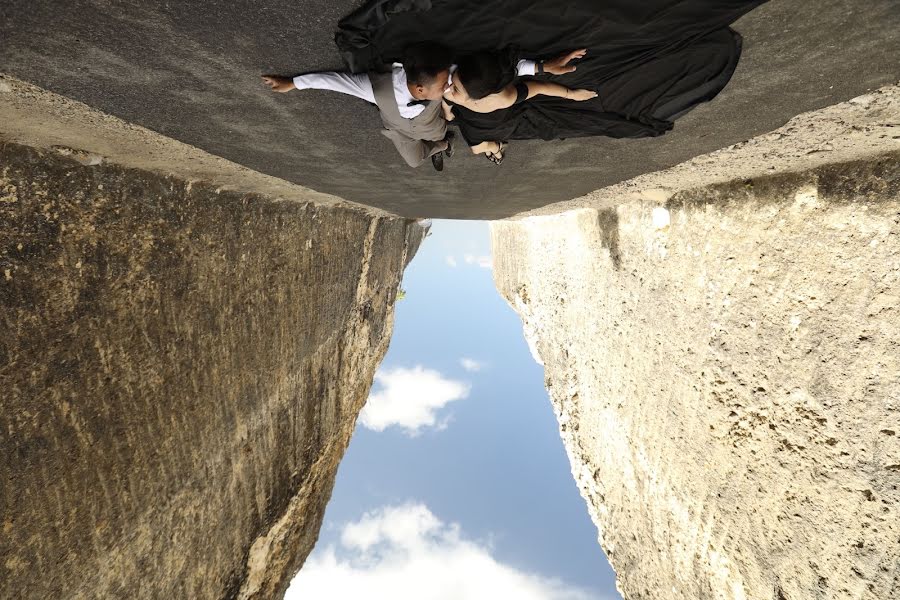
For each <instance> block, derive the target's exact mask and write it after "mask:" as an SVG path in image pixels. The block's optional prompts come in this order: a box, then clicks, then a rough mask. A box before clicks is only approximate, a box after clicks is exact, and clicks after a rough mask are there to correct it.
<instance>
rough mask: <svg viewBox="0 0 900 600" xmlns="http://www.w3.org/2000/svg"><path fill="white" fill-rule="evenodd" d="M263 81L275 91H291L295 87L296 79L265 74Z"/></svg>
mask: <svg viewBox="0 0 900 600" xmlns="http://www.w3.org/2000/svg"><path fill="white" fill-rule="evenodd" d="M262 78H263V81H264V82H265V84H266V85H267V86H269V87H270V88H271V89H272V91H273V92H289V91H291V90H292V89H294V80H293V79H289V78H287V77H279V76H278V75H263V76H262Z"/></svg>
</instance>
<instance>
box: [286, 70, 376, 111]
mask: <svg viewBox="0 0 900 600" xmlns="http://www.w3.org/2000/svg"><path fill="white" fill-rule="evenodd" d="M294 87H296V88H297V89H298V90H310V89H311V90H331V91H333V92H340V93H342V94H349V95H351V96H356V97H357V98H362V99H363V100H365V101H366V102H371V103H372V104H375V92H374V91H373V90H372V82H371V81H370V80H369V76H368V75H366V74H365V73H359V74H353V73H336V72H333V71H332V72H326V73H308V74H306V75H297V76H296V77H294Z"/></svg>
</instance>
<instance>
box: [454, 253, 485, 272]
mask: <svg viewBox="0 0 900 600" xmlns="http://www.w3.org/2000/svg"><path fill="white" fill-rule="evenodd" d="M461 260H462V262H464V263H465V264H467V265H471V266H477V267H481V268H482V269H490V268H491V267H493V260H492V259H491V256H490V255H489V254H464V255H463V257H462V259H461ZM444 261H445V262H446V263H447V265H448V266H451V267H454V268H455V267H458V266H459V262H460V261H459V260H457V259H456V257H455V256H454V255H452V254H448V255H447V256H445V257H444Z"/></svg>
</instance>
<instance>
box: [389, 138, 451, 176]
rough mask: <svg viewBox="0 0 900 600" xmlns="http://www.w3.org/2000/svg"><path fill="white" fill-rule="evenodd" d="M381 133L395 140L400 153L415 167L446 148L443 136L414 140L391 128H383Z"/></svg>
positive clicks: (407, 162)
mask: <svg viewBox="0 0 900 600" xmlns="http://www.w3.org/2000/svg"><path fill="white" fill-rule="evenodd" d="M381 133H382V134H384V136H385V137H386V138H388V139H389V140H391V141H392V142H394V146H395V147H396V148H397V152H399V153H400V156H402V157H403V160H405V161H406V164H408V165H409V166H411V167H413V168H415V167H418V166H420V165H421V164H422V163H424V162H425V161H426V160H428V159H429V158H431V157H432V156H433V155H435V154H437V153H438V152H441V151H442V150H443V149H444V148H445V144H444V141H443V138H441V139H440V140H414V139H412V138H411V137H407V136H405V135H403V134H402V133H400V132H399V131H393V130H391V129H382V130H381ZM445 133H446V132H445Z"/></svg>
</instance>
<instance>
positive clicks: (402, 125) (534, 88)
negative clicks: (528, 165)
mask: <svg viewBox="0 0 900 600" xmlns="http://www.w3.org/2000/svg"><path fill="white" fill-rule="evenodd" d="M584 55H585V50H575V51H573V52H568V53H566V54H563V55H562V56H559V57H558V58H555V59H553V60H548V61H541V62H535V61H531V60H519V61H518V63H516V65H515V67H513V66H512V64H511V62H510V61H508V60H507V59H506V57H504V56H503V55H502V53H492V52H479V53H475V54H470V55H468V56H464V57H462V58H461V59H460V60H459V61H458V63H457V64H452V63H453V60H452V58H453V57H452V54H451V52H450V51H449V49H447V48H446V47H444V46H442V45H440V44H436V43H431V42H423V43H418V44H414V45H411V46H409V47H408V48H406V50H405V51H404V56H403V61H402V62H400V63H394V64H393V67H392V70H391V71H390V72H388V73H377V72H369V73H362V74H351V73H339V72H324V73H309V74H306V75H298V76H296V77H293V78H287V77H278V76H275V75H264V76H263V80H264V81H265V83H266V84H267V85H268V86H269V87H270V88H271V89H272V90H273V91H275V92H288V91H290V90H293V89H298V90H303V89H324V90H333V91H336V92H341V93H344V94H350V95H352V96H356V97H358V98H362V99H363V100H366V101H367V102H371V103H373V104H375V105H376V106H377V107H378V111H379V113H380V114H381V120H382V123H383V124H384V130H383V131H382V133H383V134H384V135H385V136H386V137H387V138H388V139H390V140H391V141H392V142H393V143H394V145H395V146H396V147H397V150H398V151H399V152H400V155H401V156H402V157H403V159H404V160H405V161H406V163H407V164H408V165H409V166H411V167H418V166H419V165H421V164H422V163H424V162H425V161H427V160H428V159H429V158H430V159H431V163H432V165H433V166H434V168H435V169H436V170H438V171H442V170H443V168H444V157H447V158H450V157H451V156H452V155H453V145H452V144H453V134H452V132H448V131H447V121H452V120H454V119H455V118H456V117H457V116H459V115H462V118H465V115H466V111H470V112H471V113H481V114H484V113H491V112H494V111H497V110H502V109H505V108H509V107H511V106H513V105H514V104H518V103H521V102H524V101H526V100H528V99H529V98H533V97H534V96H537V95H544V96H551V97H557V98H564V99H569V100H573V101H583V100H589V99H591V98H594V97H596V96H597V94H596V92H593V91H591V90H586V89H577V90H571V89H569V88H567V87H564V86H561V85H559V84H555V83H550V82H546V81H536V80H528V81H527V82H526V81H520V80H518V77H520V76H533V75H538V74H543V73H549V74H551V75H562V74H564V73H570V72H572V71H574V70H575V67H574V66H572V65H570V64H569V63H570V62H571V61H573V60H575V59H578V58H582V57H583V56H584ZM470 148H471V150H472V152H473V153H475V154H484V155H485V156H487V158H488V159H489V160H490V161H491V162H493V163H494V164H498V165H499V164H500V163H501V162H502V161H503V155H504V151H505V149H506V143H505V142H503V141H499V140H497V141H482V142H480V143H478V144H475V145H472V146H471V147H470Z"/></svg>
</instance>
